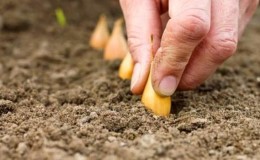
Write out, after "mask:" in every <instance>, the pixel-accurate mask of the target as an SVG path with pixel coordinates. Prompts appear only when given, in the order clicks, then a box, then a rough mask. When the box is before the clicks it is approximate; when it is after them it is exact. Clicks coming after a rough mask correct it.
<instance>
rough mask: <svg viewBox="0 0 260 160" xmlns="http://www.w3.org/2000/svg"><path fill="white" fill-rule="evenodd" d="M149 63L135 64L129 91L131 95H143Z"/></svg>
mask: <svg viewBox="0 0 260 160" xmlns="http://www.w3.org/2000/svg"><path fill="white" fill-rule="evenodd" d="M149 66H150V64H149V63H140V62H138V63H136V64H135V67H134V71H133V76H132V80H131V91H132V93H133V94H136V95H140V94H142V93H143V90H144V87H145V85H146V82H147V79H148V74H149V69H150V68H149Z"/></svg>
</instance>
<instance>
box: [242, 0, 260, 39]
mask: <svg viewBox="0 0 260 160" xmlns="http://www.w3.org/2000/svg"><path fill="white" fill-rule="evenodd" d="M239 2H240V3H239V8H240V11H239V14H240V16H239V32H238V33H239V37H241V35H242V34H243V32H244V30H245V27H246V25H247V24H248V23H249V21H250V19H251V18H252V16H253V14H254V13H255V10H256V9H257V6H258V3H259V0H240V1H239Z"/></svg>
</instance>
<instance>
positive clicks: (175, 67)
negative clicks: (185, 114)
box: [152, 0, 211, 96]
mask: <svg viewBox="0 0 260 160" xmlns="http://www.w3.org/2000/svg"><path fill="white" fill-rule="evenodd" d="M210 9H211V1H210V0H193V1H188V0H185V1H180V0H171V1H169V16H170V20H169V21H168V23H167V25H166V29H165V30H164V33H163V36H162V41H161V46H160V48H159V49H158V51H157V53H156V55H155V59H154V63H153V64H154V65H153V68H154V69H153V72H152V74H153V75H152V80H153V86H154V89H155V90H156V91H157V92H158V93H159V94H161V95H165V96H170V95H172V94H173V93H174V91H175V90H176V88H177V86H178V83H179V81H180V79H181V76H182V73H183V71H184V69H185V67H186V65H187V63H188V61H189V59H190V56H191V53H192V52H193V50H194V49H195V47H196V46H197V45H198V44H199V43H200V42H201V40H202V39H203V38H204V37H205V36H206V35H207V33H208V31H209V28H210Z"/></svg>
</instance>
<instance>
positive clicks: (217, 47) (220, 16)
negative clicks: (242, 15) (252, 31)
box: [179, 0, 239, 90]
mask: <svg viewBox="0 0 260 160" xmlns="http://www.w3.org/2000/svg"><path fill="white" fill-rule="evenodd" d="M238 19H239V2H238V1H237V0H228V1H219V0H213V1H212V19H211V28H210V32H209V33H208V35H207V37H206V38H205V40H204V41H203V42H202V43H201V44H200V45H199V46H198V47H197V48H196V50H195V52H194V53H193V55H192V57H191V59H190V61H189V64H188V65H187V67H186V69H185V71H184V74H183V76H182V79H181V82H180V84H179V89H185V90H186V89H193V88H195V87H197V86H198V85H200V84H201V83H203V82H204V81H205V80H206V79H207V78H208V77H209V76H210V75H211V74H212V73H214V72H215V70H216V69H217V67H218V66H219V65H220V64H221V63H223V62H224V61H225V60H226V59H227V58H229V57H230V56H231V55H233V54H234V53H235V50H236V47H237V41H238Z"/></svg>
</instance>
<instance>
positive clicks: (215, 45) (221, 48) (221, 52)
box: [211, 37, 237, 63]
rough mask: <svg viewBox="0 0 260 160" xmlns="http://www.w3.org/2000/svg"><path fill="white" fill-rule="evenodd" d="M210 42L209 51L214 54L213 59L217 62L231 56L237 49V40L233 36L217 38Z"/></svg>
mask: <svg viewBox="0 0 260 160" xmlns="http://www.w3.org/2000/svg"><path fill="white" fill-rule="evenodd" d="M211 44H212V45H211V53H213V54H214V55H213V60H214V61H215V62H217V63H222V62H223V61H224V60H226V59H227V58H229V57H231V56H232V55H233V54H234V53H235V51H236V49H237V40H236V39H235V38H233V37H230V38H219V39H216V40H215V41H213V42H212V43H211Z"/></svg>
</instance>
